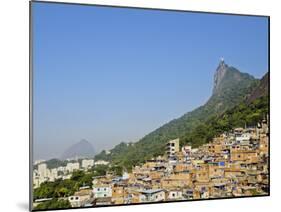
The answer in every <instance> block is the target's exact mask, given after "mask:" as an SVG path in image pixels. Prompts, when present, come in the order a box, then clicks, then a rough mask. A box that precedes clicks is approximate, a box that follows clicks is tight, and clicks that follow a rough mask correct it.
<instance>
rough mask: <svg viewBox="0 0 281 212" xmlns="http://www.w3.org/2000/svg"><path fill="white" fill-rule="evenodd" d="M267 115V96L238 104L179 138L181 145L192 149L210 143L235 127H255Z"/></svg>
mask: <svg viewBox="0 0 281 212" xmlns="http://www.w3.org/2000/svg"><path fill="white" fill-rule="evenodd" d="M267 114H268V96H264V97H261V98H258V99H256V100H254V101H253V102H252V103H250V104H246V103H245V102H243V103H240V104H239V105H237V106H236V107H234V108H232V109H230V110H228V111H226V112H225V113H223V114H222V115H219V116H214V117H211V118H210V119H209V120H207V121H206V122H205V123H202V124H200V125H199V126H197V127H196V128H195V129H194V130H193V131H192V132H191V133H188V134H186V135H185V136H183V137H182V138H181V141H182V143H181V144H186V143H189V144H191V145H192V146H194V147H197V146H200V145H202V144H204V143H206V142H209V141H211V139H212V138H213V137H214V136H217V135H219V134H221V133H223V132H226V131H230V130H231V129H233V128H236V127H244V126H245V125H247V126H255V125H256V124H257V123H258V122H260V121H261V120H262V119H263V118H265V117H266V115H267Z"/></svg>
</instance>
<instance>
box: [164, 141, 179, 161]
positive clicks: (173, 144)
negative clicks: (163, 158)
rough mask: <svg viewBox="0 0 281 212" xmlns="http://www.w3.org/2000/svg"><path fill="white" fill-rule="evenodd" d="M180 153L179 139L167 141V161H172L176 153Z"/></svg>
mask: <svg viewBox="0 0 281 212" xmlns="http://www.w3.org/2000/svg"><path fill="white" fill-rule="evenodd" d="M179 151H180V139H179V138H177V139H174V140H170V141H168V143H167V144H166V154H167V157H168V158H169V159H173V158H174V157H175V156H176V153H177V152H179Z"/></svg>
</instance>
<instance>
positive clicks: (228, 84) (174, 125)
mask: <svg viewBox="0 0 281 212" xmlns="http://www.w3.org/2000/svg"><path fill="white" fill-rule="evenodd" d="M258 84H259V80H257V79H255V78H254V77H253V76H251V75H249V74H247V73H242V72H240V71H239V70H238V69H236V68H234V67H232V66H228V65H227V64H226V63H225V62H224V61H223V60H222V61H220V63H219V65H218V67H217V69H216V71H215V74H214V85H213V93H212V96H211V97H210V98H209V100H208V101H207V102H206V103H205V104H204V105H202V106H200V107H198V108H197V109H195V110H193V111H191V112H188V113H186V114H184V115H183V116H182V117H180V118H177V119H174V120H172V121H170V122H168V123H167V124H164V125H163V126H161V127H160V128H158V129H156V130H155V131H153V132H151V133H149V134H148V135H146V136H144V137H143V138H142V139H141V140H139V141H138V142H136V143H135V144H130V145H125V144H122V143H121V144H119V145H117V146H116V148H113V149H112V150H111V154H105V152H101V153H100V154H98V155H97V156H96V158H97V159H107V160H111V161H113V162H114V163H117V164H119V165H121V166H125V167H127V168H128V167H130V166H132V165H135V164H139V163H142V162H144V161H145V160H147V159H149V158H151V157H154V156H157V155H159V154H163V153H164V148H165V143H166V142H167V141H168V140H169V139H175V138H181V141H182V140H183V138H186V136H187V135H188V134H189V133H191V132H192V130H194V129H195V128H196V127H197V126H199V125H200V124H202V123H204V122H206V121H207V120H209V119H210V118H211V117H215V116H219V115H221V114H223V113H224V112H225V111H226V110H229V109H231V108H233V107H234V106H236V105H238V104H239V103H241V102H242V101H245V98H246V96H249V95H250V94H251V93H252V92H253V90H254V89H255V88H256V86H257V85H258ZM187 92H191V91H187ZM191 101H192V100H191ZM189 142H190V143H191V144H192V145H193V146H196V145H198V144H197V143H196V142H197V140H194V141H193V140H189Z"/></svg>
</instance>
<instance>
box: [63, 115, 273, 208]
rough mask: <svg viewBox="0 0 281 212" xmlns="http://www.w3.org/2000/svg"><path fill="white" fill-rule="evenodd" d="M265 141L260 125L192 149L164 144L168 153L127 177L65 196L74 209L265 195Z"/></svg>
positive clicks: (99, 181) (96, 181)
mask: <svg viewBox="0 0 281 212" xmlns="http://www.w3.org/2000/svg"><path fill="white" fill-rule="evenodd" d="M268 162H269V137H268V125H267V121H266V120H264V121H263V122H262V123H260V124H259V125H258V126H257V127H255V128H249V127H248V128H246V127H245V128H236V129H234V130H233V131H231V132H228V133H224V134H221V135H220V136H218V137H216V138H214V139H213V141H212V142H210V143H208V144H205V145H202V146H200V147H199V148H196V149H193V148H192V147H191V146H188V145H187V146H184V147H182V148H180V145H179V139H175V140H171V141H169V142H168V143H167V146H166V154H165V155H164V156H159V157H157V158H152V159H151V160H148V161H146V163H144V164H143V165H141V166H135V167H133V170H132V172H131V173H124V174H123V176H115V175H114V174H112V173H108V174H106V175H105V176H98V177H94V178H93V187H92V188H90V187H87V188H83V189H80V190H79V191H78V192H76V193H75V194H74V195H73V196H71V197H68V200H69V201H70V203H71V205H72V206H73V207H83V206H95V205H112V204H132V203H147V202H161V201H179V200H192V199H206V198H207V199H208V198H224V197H239V196H253V195H265V194H268V189H269V182H268V181H269V167H268Z"/></svg>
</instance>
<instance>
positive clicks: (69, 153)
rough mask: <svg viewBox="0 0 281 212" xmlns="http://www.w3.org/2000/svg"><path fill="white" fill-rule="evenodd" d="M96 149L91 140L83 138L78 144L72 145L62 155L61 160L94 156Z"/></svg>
mask: <svg viewBox="0 0 281 212" xmlns="http://www.w3.org/2000/svg"><path fill="white" fill-rule="evenodd" d="M94 155H95V150H94V148H93V146H92V144H91V143H90V142H88V141H87V140H85V139H82V140H81V141H79V142H78V143H76V144H73V145H72V146H70V147H69V148H68V149H67V150H66V151H65V152H64V153H63V154H62V156H61V158H60V159H61V160H65V159H73V158H86V157H94Z"/></svg>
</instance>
